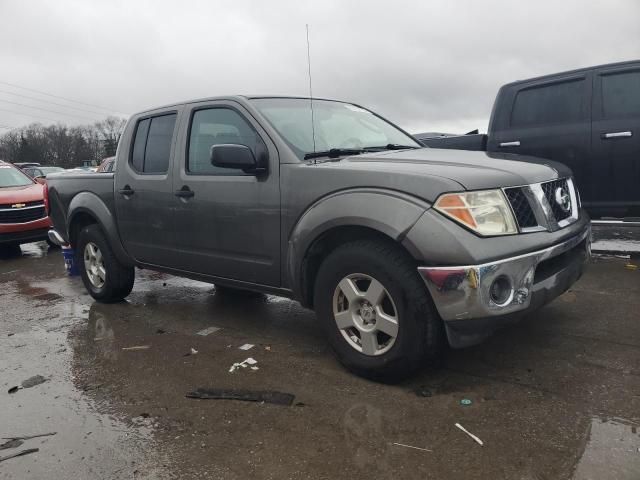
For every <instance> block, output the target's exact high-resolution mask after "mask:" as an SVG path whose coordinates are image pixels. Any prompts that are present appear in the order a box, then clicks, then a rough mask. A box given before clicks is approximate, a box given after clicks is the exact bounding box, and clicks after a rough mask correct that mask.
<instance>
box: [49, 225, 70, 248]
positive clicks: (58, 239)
mask: <svg viewBox="0 0 640 480" xmlns="http://www.w3.org/2000/svg"><path fill="white" fill-rule="evenodd" d="M47 236H48V237H49V240H51V242H53V243H55V244H56V245H58V246H59V247H62V246H64V245H66V244H67V242H65V240H64V238H62V235H60V234H59V233H58V232H56V231H55V230H53V229H51V230H49V231H48V232H47Z"/></svg>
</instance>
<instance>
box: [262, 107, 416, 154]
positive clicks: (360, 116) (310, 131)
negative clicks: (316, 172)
mask: <svg viewBox="0 0 640 480" xmlns="http://www.w3.org/2000/svg"><path fill="white" fill-rule="evenodd" d="M251 102H252V103H253V104H254V105H255V106H256V108H257V109H258V110H259V111H260V113H262V115H264V116H265V117H266V119H267V120H268V121H269V122H270V123H271V125H273V127H274V128H275V129H276V130H277V131H278V132H279V133H280V135H282V137H283V138H284V139H285V140H286V141H287V143H288V144H289V146H290V147H291V148H292V149H293V150H294V152H295V153H296V155H298V157H299V158H304V156H305V155H306V154H309V153H312V152H314V151H315V152H322V151H328V150H331V149H358V150H359V149H366V148H375V147H385V146H387V145H390V144H391V145H402V146H407V147H408V148H420V147H422V146H421V145H420V144H418V143H416V141H415V140H413V139H412V138H411V137H409V136H408V135H407V134H406V133H404V132H402V131H401V130H398V128H396V127H394V126H393V125H391V124H390V123H388V122H387V121H385V120H383V119H382V118H380V117H378V116H376V115H375V114H374V113H372V112H370V111H369V110H365V109H364V108H361V107H358V106H356V105H352V104H350V103H342V102H334V101H330V100H313V120H314V125H313V128H312V125H311V102H310V101H309V99H303V98H255V99H252V100H251ZM314 134H315V135H314ZM314 139H315V145H314Z"/></svg>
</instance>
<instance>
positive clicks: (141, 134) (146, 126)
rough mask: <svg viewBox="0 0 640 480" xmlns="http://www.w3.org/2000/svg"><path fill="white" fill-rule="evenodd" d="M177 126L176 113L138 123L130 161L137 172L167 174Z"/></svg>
mask: <svg viewBox="0 0 640 480" xmlns="http://www.w3.org/2000/svg"><path fill="white" fill-rule="evenodd" d="M175 124H176V114H175V113H172V114H169V115H160V116H157V117H151V118H145V119H144V120H140V121H139V122H138V125H137V126H136V134H135V136H134V139H133V148H132V149H131V160H130V164H131V166H132V167H133V169H134V170H135V171H137V172H139V173H154V174H163V173H167V171H168V170H169V158H170V156H171V141H172V139H173V130H174V128H175Z"/></svg>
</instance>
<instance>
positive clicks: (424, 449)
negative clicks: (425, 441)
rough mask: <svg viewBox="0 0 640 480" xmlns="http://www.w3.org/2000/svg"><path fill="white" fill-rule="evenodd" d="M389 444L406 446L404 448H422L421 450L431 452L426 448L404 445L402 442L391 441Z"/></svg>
mask: <svg viewBox="0 0 640 480" xmlns="http://www.w3.org/2000/svg"><path fill="white" fill-rule="evenodd" d="M391 445H397V446H399V447H406V448H414V449H416V450H422V451H423V452H433V450H429V449H428V448H422V447H414V446H413V445H405V444H404V443H396V442H394V443H392V444H391Z"/></svg>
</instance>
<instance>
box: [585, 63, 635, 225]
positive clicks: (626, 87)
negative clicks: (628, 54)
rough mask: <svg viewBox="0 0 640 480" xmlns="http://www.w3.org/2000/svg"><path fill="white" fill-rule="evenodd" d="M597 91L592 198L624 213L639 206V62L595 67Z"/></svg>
mask: <svg viewBox="0 0 640 480" xmlns="http://www.w3.org/2000/svg"><path fill="white" fill-rule="evenodd" d="M594 92H595V94H594V98H593V134H592V142H593V156H592V164H593V169H594V172H595V176H596V178H597V179H598V182H597V183H596V184H595V186H594V191H593V198H592V199H590V200H592V202H593V203H594V206H597V207H601V209H602V208H605V207H606V209H607V210H610V211H612V212H615V211H619V213H621V214H624V213H625V212H626V210H627V208H628V207H631V206H634V205H635V206H640V65H639V64H637V65H635V66H626V67H617V68H616V67H613V68H606V67H605V68H602V69H598V70H596V74H595V79H594Z"/></svg>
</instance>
